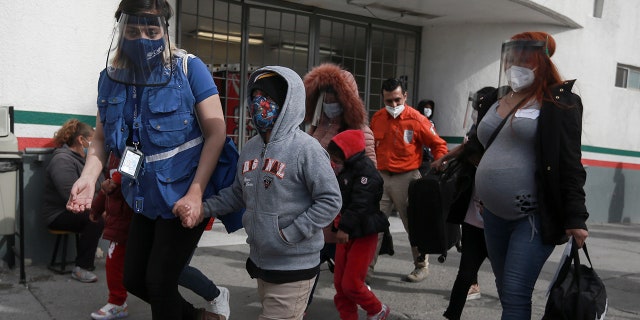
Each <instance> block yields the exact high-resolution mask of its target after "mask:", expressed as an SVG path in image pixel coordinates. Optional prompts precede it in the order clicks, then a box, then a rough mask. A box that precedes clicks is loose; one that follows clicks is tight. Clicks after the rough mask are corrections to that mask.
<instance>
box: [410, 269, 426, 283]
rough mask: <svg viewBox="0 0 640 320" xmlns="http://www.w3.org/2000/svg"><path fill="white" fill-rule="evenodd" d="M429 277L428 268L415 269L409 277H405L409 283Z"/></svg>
mask: <svg viewBox="0 0 640 320" xmlns="http://www.w3.org/2000/svg"><path fill="white" fill-rule="evenodd" d="M428 275H429V268H427V267H423V268H415V269H413V271H411V273H409V275H407V281H409V282H420V281H422V280H424V279H426V278H427V276H428Z"/></svg>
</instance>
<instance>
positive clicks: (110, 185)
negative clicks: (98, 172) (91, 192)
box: [100, 179, 118, 194]
mask: <svg viewBox="0 0 640 320" xmlns="http://www.w3.org/2000/svg"><path fill="white" fill-rule="evenodd" d="M100 187H101V188H102V191H104V193H105V194H111V193H112V192H113V191H114V190H115V189H116V188H117V187H118V186H117V185H116V184H115V182H113V180H111V179H106V180H104V181H102V184H101V185H100Z"/></svg>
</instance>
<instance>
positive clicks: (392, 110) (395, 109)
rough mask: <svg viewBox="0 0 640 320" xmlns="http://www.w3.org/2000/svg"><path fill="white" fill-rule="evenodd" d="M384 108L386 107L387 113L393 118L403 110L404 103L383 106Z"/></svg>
mask: <svg viewBox="0 0 640 320" xmlns="http://www.w3.org/2000/svg"><path fill="white" fill-rule="evenodd" d="M384 107H385V109H387V112H389V114H390V115H391V116H392V117H393V118H394V119H395V118H397V117H398V116H399V115H400V114H401V113H402V111H404V105H403V104H401V105H399V106H396V107H392V106H384Z"/></svg>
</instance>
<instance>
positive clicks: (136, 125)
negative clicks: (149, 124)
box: [131, 86, 142, 150]
mask: <svg viewBox="0 0 640 320" xmlns="http://www.w3.org/2000/svg"><path fill="white" fill-rule="evenodd" d="M131 92H132V97H133V101H134V105H133V124H132V126H133V136H132V140H133V147H134V148H135V149H136V150H138V145H139V144H140V127H141V126H142V121H141V119H140V115H139V114H138V105H139V104H140V99H141V97H139V96H138V92H137V88H136V86H133V88H132V89H131Z"/></svg>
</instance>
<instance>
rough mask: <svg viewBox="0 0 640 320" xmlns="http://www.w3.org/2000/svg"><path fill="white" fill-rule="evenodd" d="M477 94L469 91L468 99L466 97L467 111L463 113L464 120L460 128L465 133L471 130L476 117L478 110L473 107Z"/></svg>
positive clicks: (475, 104)
mask: <svg viewBox="0 0 640 320" xmlns="http://www.w3.org/2000/svg"><path fill="white" fill-rule="evenodd" d="M477 96H478V94H477V93H476V92H469V99H467V111H465V113H464V121H463V123H462V128H463V129H464V132H465V134H466V133H467V132H469V130H471V126H472V125H474V124H475V123H476V120H477V119H478V110H476V109H475V106H477V105H478V104H477V103H476V100H477Z"/></svg>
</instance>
